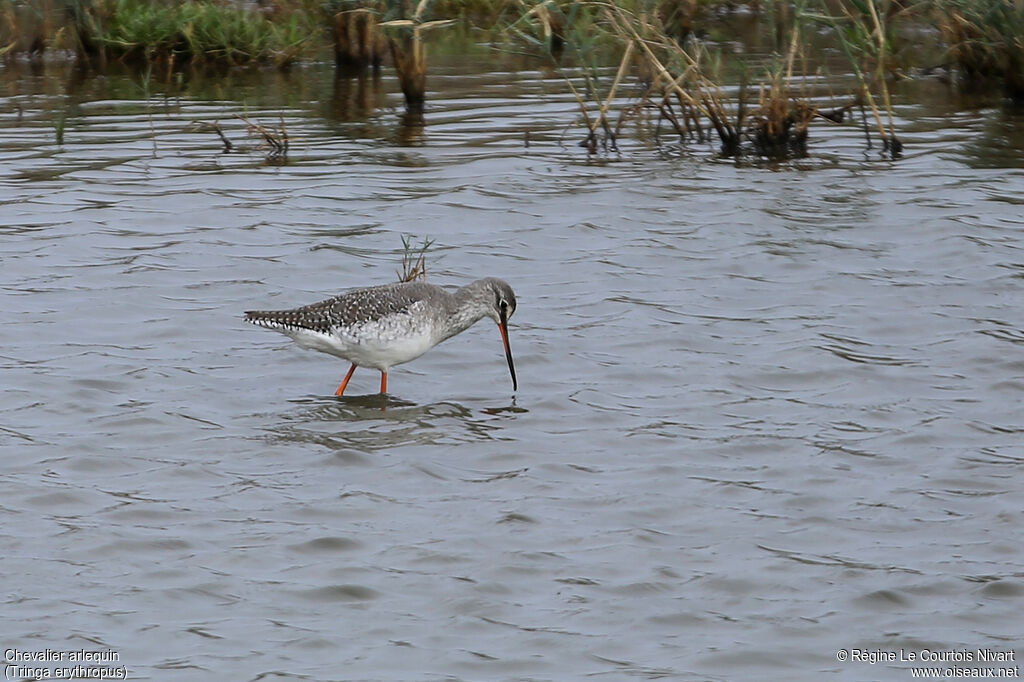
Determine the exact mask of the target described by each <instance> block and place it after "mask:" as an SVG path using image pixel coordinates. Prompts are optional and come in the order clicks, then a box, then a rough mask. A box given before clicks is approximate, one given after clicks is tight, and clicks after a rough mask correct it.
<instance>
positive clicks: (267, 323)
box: [245, 282, 431, 334]
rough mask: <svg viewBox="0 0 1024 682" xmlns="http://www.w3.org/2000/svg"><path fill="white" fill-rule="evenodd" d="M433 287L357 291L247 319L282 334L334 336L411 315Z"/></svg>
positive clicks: (414, 285)
mask: <svg viewBox="0 0 1024 682" xmlns="http://www.w3.org/2000/svg"><path fill="white" fill-rule="evenodd" d="M430 293H431V291H430V287H428V286H426V285H422V284H420V283H418V282H412V283H408V284H403V285H398V286H396V285H393V284H390V285H384V286H378V287H369V288H366V289H356V290H353V291H349V292H346V293H344V294H341V295H339V296H335V297H334V298H329V299H327V300H325V301H320V302H318V303H312V304H310V305H306V306H302V307H301V308H292V309H291V310H249V311H246V313H245V319H246V321H248V322H252V323H253V324H258V325H260V326H263V327H269V328H271V329H280V330H282V331H288V330H290V331H298V330H308V331H312V332H317V333H320V334H331V333H332V332H334V331H335V330H338V329H345V330H352V329H353V328H358V327H360V326H362V325H364V324H367V323H369V322H379V321H382V320H385V319H387V318H389V317H391V316H393V315H397V314H401V313H406V312H410V309H411V308H413V307H414V305H415V304H416V303H417V302H418V301H422V300H423V299H425V298H427V297H428V296H429V295H430Z"/></svg>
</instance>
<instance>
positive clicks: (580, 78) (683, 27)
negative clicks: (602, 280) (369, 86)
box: [0, 0, 1024, 159]
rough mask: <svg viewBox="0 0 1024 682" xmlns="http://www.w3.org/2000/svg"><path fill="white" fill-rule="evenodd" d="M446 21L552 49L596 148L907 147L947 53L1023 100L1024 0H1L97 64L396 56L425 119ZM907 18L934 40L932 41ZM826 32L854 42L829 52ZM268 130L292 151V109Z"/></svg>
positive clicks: (20, 45)
mask: <svg viewBox="0 0 1024 682" xmlns="http://www.w3.org/2000/svg"><path fill="white" fill-rule="evenodd" d="M735 12H742V13H745V14H746V15H755V16H758V17H760V19H761V22H762V24H763V25H764V26H765V28H766V31H765V33H766V35H769V36H770V38H769V40H770V49H769V50H768V51H769V52H770V53H771V54H773V55H774V56H770V57H769V58H767V59H765V58H763V57H762V58H760V59H756V58H747V57H744V56H743V55H742V54H739V52H740V50H737V49H736V47H735V45H734V43H733V41H732V40H731V37H730V36H729V35H728V34H727V33H726V32H725V29H723V28H722V26H723V24H721V22H720V21H719V19H720V18H721V17H722V16H723V15H727V14H730V13H735ZM449 31H460V32H461V34H462V35H472V36H473V39H474V40H476V41H477V42H480V41H481V40H483V41H485V42H489V43H490V44H492V45H496V46H506V47H511V48H512V49H515V50H518V51H527V52H531V53H533V54H534V55H536V56H537V57H539V58H540V59H542V60H545V61H547V62H548V63H549V64H550V66H551V68H553V69H554V70H555V71H556V72H558V73H561V74H562V76H563V78H564V80H565V83H566V87H567V88H568V89H569V91H570V92H571V93H572V94H573V96H574V97H575V99H576V101H577V104H578V108H579V112H580V122H581V126H582V127H583V128H584V139H583V140H582V142H581V144H582V146H584V147H586V148H587V149H588V150H589V151H590V152H593V153H596V152H598V151H599V150H614V149H616V148H617V140H618V139H619V138H620V136H621V135H622V134H623V131H624V130H626V129H627V126H629V125H631V124H632V125H636V126H648V128H647V129H651V128H653V131H654V134H655V136H656V137H660V135H661V134H662V132H663V130H664V129H667V130H669V131H671V132H672V134H673V137H674V138H675V139H677V140H679V141H680V142H682V143H689V142H707V141H708V140H709V139H715V140H717V142H718V148H719V150H720V153H721V154H722V155H723V156H751V155H752V156H755V157H761V158H767V159H785V158H793V157H800V156H803V155H805V154H806V153H807V143H808V139H809V135H810V131H811V129H812V127H816V126H818V125H821V126H830V125H836V124H840V123H844V122H846V121H848V120H851V119H852V120H856V121H857V123H858V125H862V126H863V129H864V132H865V134H866V136H867V140H868V145H869V146H874V145H873V142H872V141H873V140H877V141H878V143H879V144H878V147H879V148H880V149H881V150H882V152H883V153H884V154H885V155H887V156H889V157H897V156H899V154H900V152H901V149H902V143H901V142H900V139H899V136H898V131H897V130H896V124H895V121H894V116H893V113H892V104H891V96H890V87H891V85H892V83H893V81H894V80H897V79H901V78H906V77H908V75H909V74H914V73H930V72H934V71H935V70H936V69H940V70H941V71H942V72H943V73H953V74H955V77H956V80H957V82H958V83H959V84H960V85H961V87H963V88H964V89H966V90H970V89H979V88H986V87H993V86H995V87H998V88H1000V89H1001V90H1002V91H1003V92H1004V93H1005V94H1006V95H1007V96H1008V97H1009V98H1011V99H1012V100H1014V101H1017V102H1024V0H920V1H919V2H907V1H906V0H791V1H790V2H782V1H779V0H760V1H758V0H753V1H752V2H748V3H747V4H745V5H741V4H740V3H738V2H735V1H733V0H625V1H622V2H610V1H605V0H433V1H432V0H252V1H251V0H169V1H157V0H0V55H2V56H3V57H4V58H6V59H14V58H29V59H39V58H42V57H43V56H44V55H45V54H46V53H48V52H51V53H52V52H57V53H61V52H63V53H65V54H74V55H76V56H77V58H78V59H79V60H80V61H81V62H82V63H83V64H86V65H89V66H93V67H96V68H101V67H102V66H103V65H104V64H105V63H107V62H109V61H112V60H116V61H122V62H126V63H139V64H143V65H145V67H146V68H147V69H152V67H153V66H157V67H162V68H164V69H165V71H166V72H167V73H170V72H171V71H172V70H174V69H178V68H180V67H181V66H182V65H184V64H189V65H191V66H193V67H194V66H197V65H208V64H224V65H231V66H240V65H250V64H270V65H275V66H279V67H285V66H287V65H289V64H292V63H294V62H296V61H302V60H311V59H322V58H324V57H325V56H327V55H330V54H332V53H333V57H334V61H335V63H336V64H337V65H338V69H339V74H345V73H359V72H361V71H364V70H368V69H372V70H377V69H379V68H380V67H381V66H382V65H383V64H388V65H389V66H391V67H392V68H394V69H395V72H396V74H397V76H398V82H399V86H400V88H401V90H402V93H403V95H404V98H405V104H406V110H407V112H408V115H412V116H416V117H420V118H419V120H420V124H422V120H421V116H422V111H423V108H424V105H425V101H426V92H427V90H426V88H427V84H426V81H427V73H428V66H427V47H426V46H427V44H428V41H427V36H428V35H439V36H441V37H444V36H447V35H450V33H449ZM434 32H437V33H436V34H435V33H434ZM909 35H915V36H918V37H919V36H921V35H928V36H930V37H931V38H930V39H931V40H932V41H933V42H934V43H935V46H936V49H935V50H933V51H932V53H931V54H928V53H924V54H925V55H926V56H924V57H922V56H921V55H922V52H921V51H920V50H917V51H913V50H909V49H908V47H910V46H912V44H913V43H914V42H915V41H914V39H912V38H908V36H909ZM917 42H920V41H919V40H918V41H917ZM823 47H824V48H825V49H826V50H827V51H830V52H831V54H833V55H841V59H826V60H822V58H821V54H822V50H821V48H823ZM762 52H763V51H762ZM911 53H912V54H911ZM915 59H916V60H917V61H914V60H915ZM922 59H927V60H929V61H927V62H925V63H922V61H921V60H922ZM609 63H611V64H613V65H617V66H613V68H611V69H609V68H608V65H609ZM832 70H835V71H838V72H839V73H844V74H851V75H852V78H853V83H852V85H851V86H850V87H849V89H848V90H847V91H845V92H839V93H836V92H832V91H829V92H822V91H821V89H820V88H816V87H815V86H814V83H815V82H816V81H815V79H817V78H818V77H819V76H821V75H822V74H823V73H829V72H831V71H832ZM157 72H160V71H159V69H158V71H157ZM625 92H629V93H631V96H630V97H629V98H628V99H627V98H624V97H623V93H625ZM637 93H639V94H637ZM851 112H854V113H857V114H859V116H854V117H850V116H848V114H849V113H851ZM257 132H258V133H259V134H260V135H262V136H263V137H264V139H266V140H267V144H268V145H271V147H272V148H273V149H274V150H278V151H276V153H277V154H278V155H279V156H281V157H284V156H285V155H286V151H287V134H286V132H285V131H284V130H283V126H282V129H281V130H272V129H270V128H266V127H264V128H263V132H260V131H257ZM265 133H269V136H268V135H267V134H265ZM282 140H283V142H282ZM275 143H276V144H277V145H278V146H274V145H275Z"/></svg>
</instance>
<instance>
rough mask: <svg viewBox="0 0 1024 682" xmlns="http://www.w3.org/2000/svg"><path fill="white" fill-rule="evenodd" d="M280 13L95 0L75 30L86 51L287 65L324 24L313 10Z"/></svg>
mask: <svg viewBox="0 0 1024 682" xmlns="http://www.w3.org/2000/svg"><path fill="white" fill-rule="evenodd" d="M281 14H282V16H280V17H275V18H273V19H272V18H271V17H269V16H267V15H265V14H262V13H260V12H257V11H254V10H253V9H250V8H248V7H245V6H242V5H235V4H221V3H215V2H200V1H197V0H186V1H185V2H181V3H165V2H149V1H147V0H94V2H92V3H89V4H88V5H87V6H85V7H83V8H81V11H80V12H79V13H78V21H77V29H78V32H79V35H80V37H81V43H82V45H83V46H86V48H85V49H86V50H87V51H90V50H91V51H98V52H102V53H104V54H105V55H106V56H108V57H111V58H114V59H121V60H132V59H139V60H142V61H148V62H152V61H158V60H172V61H216V62H223V63H227V64H235V65H237V64H247V63H252V62H270V63H274V64H277V65H286V64H289V63H291V62H294V61H296V60H298V59H301V58H303V57H304V56H308V54H309V53H310V52H311V51H312V50H313V49H314V46H315V43H316V42H317V41H316V40H315V38H316V37H317V36H318V35H319V33H320V31H321V30H322V27H321V25H320V22H319V17H318V16H317V15H316V14H315V13H309V12H298V11H293V12H289V13H284V12H282V13H281Z"/></svg>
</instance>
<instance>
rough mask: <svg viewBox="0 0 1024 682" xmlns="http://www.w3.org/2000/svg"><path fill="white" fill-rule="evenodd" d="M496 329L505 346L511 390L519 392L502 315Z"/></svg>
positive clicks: (506, 323)
mask: <svg viewBox="0 0 1024 682" xmlns="http://www.w3.org/2000/svg"><path fill="white" fill-rule="evenodd" d="M498 329H499V330H500V331H501V341H502V343H504V344H505V358H506V359H507V360H508V371H509V372H511V373H512V390H513V391H517V390H519V383H518V382H517V381H516V366H515V365H514V364H512V349H511V348H509V345H508V319H507V318H506V317H505V315H504V314H502V316H501V321H500V322H499V323H498Z"/></svg>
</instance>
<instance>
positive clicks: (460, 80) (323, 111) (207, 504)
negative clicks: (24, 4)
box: [0, 60, 1024, 680]
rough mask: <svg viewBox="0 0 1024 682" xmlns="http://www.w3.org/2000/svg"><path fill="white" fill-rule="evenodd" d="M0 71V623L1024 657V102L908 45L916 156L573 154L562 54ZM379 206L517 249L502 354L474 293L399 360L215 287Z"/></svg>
mask: <svg viewBox="0 0 1024 682" xmlns="http://www.w3.org/2000/svg"><path fill="white" fill-rule="evenodd" d="M6 68H7V69H8V72H7V73H5V74H4V80H3V81H2V83H3V85H2V87H3V90H2V94H3V96H2V97H0V120H2V122H3V125H2V127H0V244H2V250H0V296H2V307H0V311H2V316H3V318H2V319H3V322H4V324H3V325H2V326H0V376H2V377H3V388H2V392H0V450H2V453H0V540H2V544H3V546H4V557H3V568H2V576H3V580H2V585H3V590H2V604H3V614H2V615H3V618H2V620H0V635H2V637H0V640H2V644H3V646H4V647H5V648H16V649H18V650H21V651H44V650H46V649H52V650H57V651H67V650H77V649H87V650H113V651H115V652H117V653H118V654H119V656H120V663H121V664H122V665H123V666H124V667H125V668H126V670H127V672H128V674H129V676H130V677H131V678H132V679H153V680H210V679H226V680H255V679H307V680H355V679H358V680H442V679H443V680H569V679H584V678H587V679H607V680H618V679H632V678H640V679H678V680H760V679H764V680H768V679H772V680H798V679H799V680H818V679H826V678H829V679H831V678H836V679H849V680H876V679H877V680H890V679H891V680H907V679H911V673H910V669H909V666H910V665H911V664H910V663H905V662H881V663H877V664H871V663H868V662H860V661H845V662H844V661H840V660H837V651H838V650H840V649H843V650H850V649H865V650H872V651H875V650H881V651H894V652H898V651H900V650H901V649H904V650H907V651H920V650H923V649H927V650H930V651H940V652H949V651H962V650H971V651H973V650H976V649H978V648H987V649H992V650H996V651H1002V652H1013V651H1014V650H1017V652H1018V655H1017V658H1018V659H1019V658H1020V656H1021V655H1024V652H1022V651H1021V647H1022V645H1021V642H1022V639H1021V638H1022V636H1024V619H1022V618H1021V616H1020V613H1021V610H1022V607H1024V555H1022V544H1021V539H1022V531H1021V528H1022V526H1024V494H1022V492H1021V481H1022V477H1024V445H1022V441H1024V409H1022V408H1024V401H1022V396H1024V352H1022V351H1024V295H1022V293H1024V198H1022V197H1024V170H1022V169H1024V152H1022V151H1021V149H1022V146H1024V145H1022V137H1024V135H1022V133H1021V131H1022V130H1024V119H1021V118H1020V116H1019V115H1015V114H1013V113H1012V112H1006V111H1003V110H1002V109H1000V108H999V107H998V106H997V105H996V106H993V107H991V108H985V109H977V108H968V107H967V106H966V105H964V106H961V105H959V104H957V103H956V102H955V101H953V103H950V101H949V100H950V98H949V97H948V96H947V95H946V94H945V90H943V89H942V86H939V85H928V84H924V85H921V86H917V87H920V88H921V90H920V91H919V92H915V93H914V94H913V96H906V95H904V96H902V97H901V98H899V99H898V100H897V112H898V114H899V117H900V120H899V121H898V126H899V128H900V130H901V131H903V141H904V143H905V145H906V155H905V157H904V158H903V159H901V160H898V161H896V162H887V161H881V160H879V157H878V156H877V150H874V151H870V152H869V151H866V150H865V149H864V141H863V135H862V133H861V132H860V131H859V130H858V129H857V128H855V127H837V128H835V129H826V128H824V127H823V126H822V127H818V128H815V129H814V130H813V131H812V138H811V141H812V157H811V159H809V160H807V161H805V162H800V163H795V164H790V165H785V166H782V167H778V168H752V167H737V166H736V165H734V164H732V163H730V162H723V161H716V160H714V158H713V154H712V153H711V151H712V150H710V149H709V147H708V146H707V145H703V146H702V145H691V146H690V148H689V149H688V150H687V151H681V150H680V149H679V148H678V147H675V146H673V145H670V144H668V143H665V144H663V145H661V146H658V145H657V144H655V142H654V141H653V140H651V139H650V138H649V137H646V138H645V137H644V136H638V135H633V134H631V135H628V136H627V137H628V139H625V140H624V141H623V144H622V149H621V151H620V153H619V154H601V155H598V156H595V157H589V158H588V156H587V155H586V152H585V150H583V149H581V148H579V147H578V146H577V144H576V143H577V142H578V141H579V139H580V137H581V136H580V134H579V128H578V127H576V126H574V125H573V123H574V118H575V116H576V111H575V109H574V103H573V101H572V99H571V98H570V97H569V96H568V95H566V94H565V92H564V88H563V87H562V86H561V85H560V84H559V81H558V80H557V79H554V78H551V77H549V76H548V75H546V74H544V73H543V72H540V71H538V70H536V69H535V68H532V67H530V66H529V65H521V64H514V63H513V64H510V63H509V62H507V61H500V60H499V61H494V62H493V63H491V62H487V61H481V62H480V63H477V64H475V65H474V66H473V67H472V68H467V67H466V66H460V65H459V63H458V62H457V61H456V60H452V61H451V62H449V63H445V62H443V61H440V60H439V61H438V62H436V63H435V65H434V66H433V67H432V70H431V80H430V86H431V89H432V93H431V96H430V106H429V109H428V111H427V114H426V121H425V123H426V125H425V126H424V127H422V128H417V127H415V126H408V125H401V124H400V118H401V117H400V111H399V109H398V107H399V104H400V102H399V99H398V97H397V96H396V95H395V94H394V93H395V92H396V91H397V87H395V85H394V83H393V82H392V81H391V80H390V78H389V77H385V78H384V79H383V80H382V81H381V82H380V83H374V82H373V80H372V79H363V80H361V81H360V80H358V79H339V80H335V79H334V77H333V69H332V68H331V67H328V66H323V67H320V66H317V67H306V68H300V69H296V70H294V71H292V72H291V73H290V74H286V75H281V74H277V73H258V74H251V75H249V76H240V75H236V76H234V77H233V78H231V79H223V80H221V81H217V80H213V81H212V82H211V83H210V84H208V85H207V86H204V87H203V88H198V87H196V88H193V89H186V90H185V91H184V92H179V93H173V92H172V93H171V94H169V95H167V96H164V94H163V91H161V92H159V93H157V92H156V91H155V86H154V91H150V87H151V86H150V85H149V84H148V83H147V82H146V81H144V80H140V78H139V76H137V75H136V76H130V75H125V76H116V75H111V76H106V77H100V78H87V79H84V80H82V79H80V78H77V77H76V76H75V75H74V74H72V73H70V72H69V71H66V70H65V69H63V67H57V66H51V67H47V69H45V70H43V72H40V73H34V74H33V73H29V72H28V71H25V72H20V71H19V72H18V73H12V72H11V71H10V69H11V68H13V67H6ZM932 91H934V92H932ZM929 93H931V94H932V95H934V97H931V96H930V95H929ZM922 102H924V103H923V104H922ZM239 114H241V115H244V116H246V117H248V118H249V119H250V120H252V121H254V122H261V123H263V124H264V125H275V126H277V125H280V124H281V123H282V122H283V123H284V125H285V127H286V129H287V131H288V136H289V139H290V149H289V153H288V159H287V163H284V164H279V163H273V162H268V160H267V158H266V150H264V149H260V148H259V144H260V140H259V139H257V138H256V137H254V136H249V135H247V134H246V126H245V123H243V122H242V121H241V120H239V119H238V118H235V117H236V116H237V115H239ZM214 121H219V122H220V125H221V127H222V129H223V131H224V133H225V135H227V137H228V138H229V139H231V140H232V141H233V143H234V144H235V145H236V149H235V151H233V152H232V153H225V152H224V150H223V146H222V145H221V143H220V142H219V140H218V138H217V136H216V135H215V134H214V133H213V132H212V131H210V130H207V129H202V128H201V127H200V126H199V125H197V124H196V123H195V122H203V123H206V124H211V123H213V122H214ZM58 135H62V136H63V139H62V144H57V137H58ZM402 235H416V236H417V238H429V239H432V240H434V242H433V245H432V247H431V250H430V251H429V253H428V261H427V268H428V277H429V280H430V281H432V282H434V283H436V284H443V285H460V284H464V283H466V282H468V281H470V280H472V279H475V278H478V277H482V276H487V275H494V276H500V277H503V278H505V279H507V280H508V281H509V282H510V283H511V284H512V286H513V287H514V288H515V291H516V294H517V297H518V300H519V307H518V310H517V312H516V315H515V317H514V318H513V319H512V323H511V326H510V331H511V342H512V350H513V353H514V354H515V356H516V362H517V369H518V374H519V391H518V392H516V393H515V394H513V393H512V390H511V382H510V380H509V377H508V374H507V368H506V367H505V362H504V358H503V355H502V349H501V341H500V337H499V334H498V331H497V330H496V329H495V328H494V325H493V324H492V323H490V322H487V321H484V322H482V323H480V324H479V325H477V326H475V327H473V328H472V329H471V330H469V331H467V332H465V333H463V334H461V335H459V336H457V337H455V338H453V339H451V340H449V341H447V342H445V343H444V344H443V345H441V346H439V347H438V348H436V349H434V350H433V351H431V352H430V353H428V354H427V355H425V356H424V357H422V358H420V359H419V360H417V361H415V362H413V363H411V364H408V365H403V366H401V367H397V368H395V369H394V370H393V371H392V372H391V374H390V382H389V389H390V395H389V396H388V397H387V399H386V401H385V400H382V399H381V398H380V397H378V396H376V395H374V393H375V392H376V390H377V386H378V383H377V382H378V378H379V376H378V374H377V373H376V372H374V371H373V370H366V369H364V370H361V371H358V372H356V374H355V378H354V379H353V381H352V384H351V385H350V387H349V391H348V392H349V393H350V394H351V395H346V396H345V397H344V398H341V399H336V398H334V397H333V396H332V392H333V391H334V389H335V388H336V386H337V384H338V382H339V381H340V379H341V378H342V376H343V375H344V373H345V370H346V369H347V365H346V364H345V363H344V362H342V361H340V360H338V359H337V358H333V357H330V356H327V355H322V354H318V353H312V352H309V351H303V350H301V349H299V348H298V347H296V346H295V345H294V344H293V343H291V342H290V341H289V340H288V339H287V338H286V337H284V336H281V335H279V334H275V333H272V332H270V331H266V330H262V329H258V328H254V327H251V326H248V325H245V324H244V323H243V322H242V319H241V311H243V310H246V309H250V308H288V307H293V306H297V305H301V304H305V303H311V302H314V301H317V300H320V299H321V298H325V297H327V296H329V295H333V294H335V293H337V292H339V291H341V290H344V289H346V288H349V287H355V286H365V285H370V284H379V283H386V282H389V281H392V280H393V279H394V278H395V270H396V269H397V268H398V267H399V265H400V260H401V258H400V256H401V236H402ZM382 407H383V408H384V409H383V410H382V409H381V408H382ZM993 665H997V664H993ZM1011 665H1012V664H1011Z"/></svg>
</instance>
